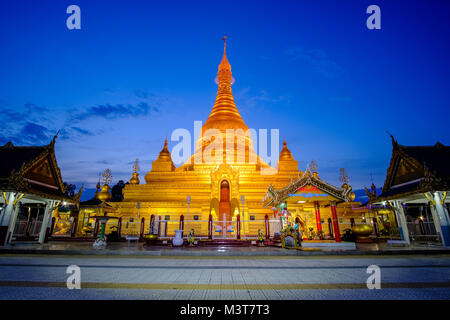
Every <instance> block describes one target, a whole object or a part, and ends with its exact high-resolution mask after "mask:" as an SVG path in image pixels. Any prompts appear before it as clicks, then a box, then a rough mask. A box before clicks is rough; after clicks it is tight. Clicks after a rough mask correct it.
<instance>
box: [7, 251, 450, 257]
mask: <svg viewBox="0 0 450 320" xmlns="http://www.w3.org/2000/svg"><path fill="white" fill-rule="evenodd" d="M2 254H19V255H20V254H26V255H86V256H105V255H106V256H148V257H152V256H167V257H173V256H182V257H200V256H202V257H208V256H211V257H217V256H219V257H220V256H223V257H230V256H248V257H252V256H253V257H255V256H260V257H264V256H279V257H282V256H360V255H367V256H392V255H442V254H450V250H449V249H434V250H389V251H360V250H347V251H301V250H285V251H279V252H276V251H267V252H254V251H248V252H245V251H242V252H236V251H234V252H233V251H229V252H218V251H178V250H167V249H163V250H155V251H116V250H108V249H106V250H98V251H96V250H46V249H0V255H2Z"/></svg>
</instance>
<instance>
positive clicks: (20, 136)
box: [0, 121, 56, 145]
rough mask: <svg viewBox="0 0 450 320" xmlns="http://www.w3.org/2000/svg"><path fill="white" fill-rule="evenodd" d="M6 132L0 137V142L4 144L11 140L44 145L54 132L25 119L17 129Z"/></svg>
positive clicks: (16, 142)
mask: <svg viewBox="0 0 450 320" xmlns="http://www.w3.org/2000/svg"><path fill="white" fill-rule="evenodd" d="M8 133H9V134H8V135H4V136H2V137H0V143H2V144H4V143H6V142H8V141H11V142H12V143H14V144H15V145H45V144H48V143H49V142H50V140H51V137H52V135H53V134H55V133H56V132H52V131H51V130H49V129H48V128H46V127H44V126H41V125H39V124H37V123H34V122H30V121H27V122H25V124H24V125H23V126H22V127H19V129H17V130H14V131H13V132H11V131H9V132H8Z"/></svg>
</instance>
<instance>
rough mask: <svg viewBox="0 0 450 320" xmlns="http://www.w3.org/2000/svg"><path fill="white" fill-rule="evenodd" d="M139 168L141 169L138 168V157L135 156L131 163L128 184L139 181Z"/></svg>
mask: <svg viewBox="0 0 450 320" xmlns="http://www.w3.org/2000/svg"><path fill="white" fill-rule="evenodd" d="M139 170H141V169H140V168H139V159H138V158H136V161H135V162H134V165H133V173H132V177H131V179H130V184H139V183H140V181H139V172H138V171H139Z"/></svg>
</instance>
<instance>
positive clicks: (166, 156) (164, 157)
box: [157, 139, 172, 162]
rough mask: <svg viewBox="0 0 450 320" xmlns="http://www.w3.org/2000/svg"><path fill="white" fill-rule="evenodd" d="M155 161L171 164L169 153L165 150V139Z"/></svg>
mask: <svg viewBox="0 0 450 320" xmlns="http://www.w3.org/2000/svg"><path fill="white" fill-rule="evenodd" d="M157 160H161V161H170V162H172V156H171V155H170V151H169V149H168V148H167V139H166V140H165V141H164V147H163V149H162V150H161V152H160V153H159V155H158V159H157Z"/></svg>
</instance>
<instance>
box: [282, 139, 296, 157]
mask: <svg viewBox="0 0 450 320" xmlns="http://www.w3.org/2000/svg"><path fill="white" fill-rule="evenodd" d="M293 159H294V157H293V156H292V153H291V151H290V150H289V149H288V147H287V144H286V139H284V141H283V149H281V152H280V160H293Z"/></svg>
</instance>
